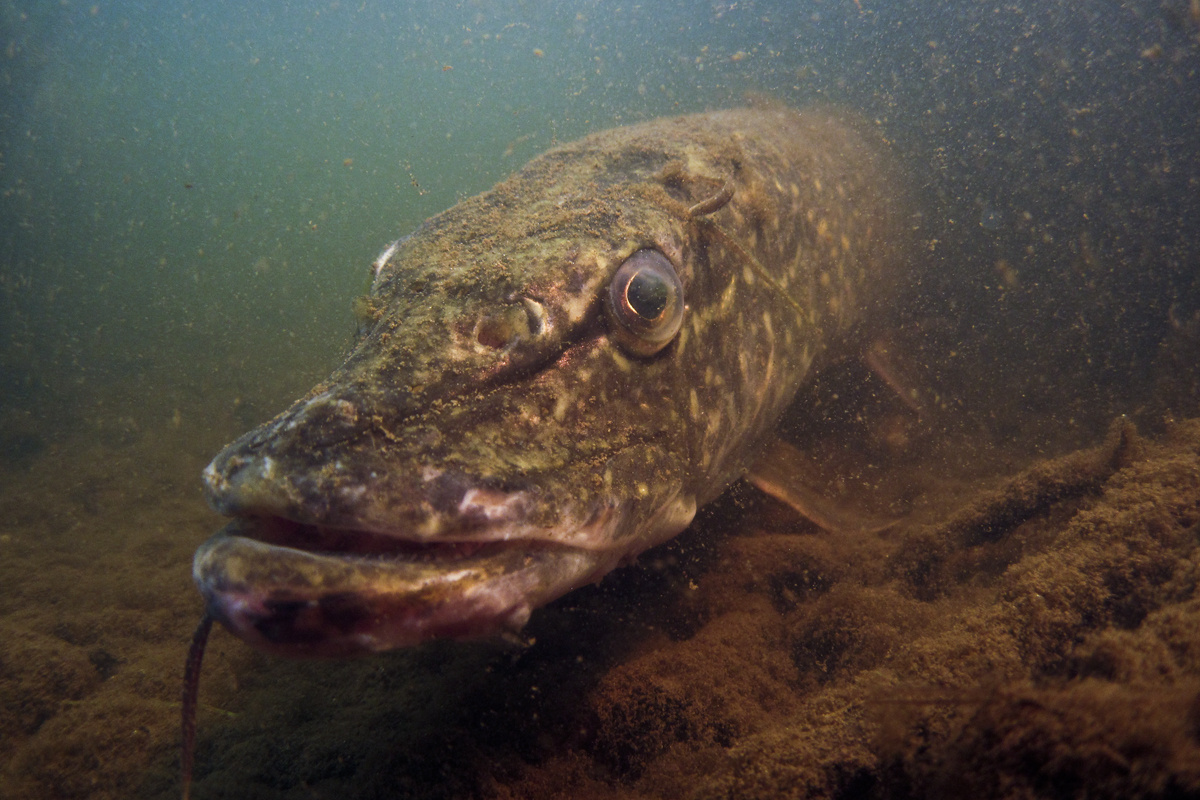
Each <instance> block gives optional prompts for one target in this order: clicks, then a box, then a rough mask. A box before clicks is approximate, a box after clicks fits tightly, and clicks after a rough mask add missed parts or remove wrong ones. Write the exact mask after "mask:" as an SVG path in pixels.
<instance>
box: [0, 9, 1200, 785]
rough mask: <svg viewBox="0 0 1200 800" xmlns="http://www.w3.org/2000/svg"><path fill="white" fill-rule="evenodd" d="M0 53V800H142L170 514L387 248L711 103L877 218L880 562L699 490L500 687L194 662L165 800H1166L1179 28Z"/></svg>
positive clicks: (325, 18) (493, 17)
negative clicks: (878, 197)
mask: <svg viewBox="0 0 1200 800" xmlns="http://www.w3.org/2000/svg"><path fill="white" fill-rule="evenodd" d="M0 48H2V51H0V797H14V798H16V797H35V798H51V797H113V798H116V797H167V796H176V795H177V793H178V785H177V776H178V769H179V760H178V747H179V733H178V715H179V704H178V697H179V686H180V681H181V675H182V666H183V660H184V655H185V652H186V647H187V642H188V639H189V637H190V633H191V630H192V628H193V627H194V626H195V623H196V622H197V621H198V620H199V618H200V615H201V613H202V610H203V609H202V603H201V600H200V597H199V595H198V593H197V592H196V591H195V589H194V588H193V586H192V583H191V578H190V561H191V554H192V552H193V550H194V549H195V547H196V546H197V545H198V544H199V543H200V542H201V541H203V540H204V539H205V538H207V537H208V536H209V535H210V534H211V532H212V531H214V530H215V529H216V528H217V527H219V526H220V525H221V524H222V521H221V518H220V517H219V516H218V515H216V514H215V513H213V512H211V511H209V510H208V509H207V508H206V506H205V503H204V498H203V493H202V491H201V484H200V480H199V475H200V470H201V469H203V467H204V465H205V464H206V463H207V462H208V461H209V459H211V458H212V456H213V455H214V454H215V453H216V452H217V451H218V450H219V449H220V448H221V447H222V446H223V445H224V444H225V443H227V442H228V441H230V440H232V439H233V438H235V437H236V436H238V435H240V434H241V433H243V432H244V431H246V430H248V429H249V428H251V427H253V426H254V425H256V424H258V423H260V422H262V421H265V420H266V419H269V418H270V417H271V416H272V415H273V414H275V413H276V412H278V411H280V410H282V409H283V408H284V407H285V406H286V405H287V404H288V403H289V402H291V401H292V400H293V399H295V398H296V397H298V396H300V395H301V394H302V393H303V392H305V391H306V390H307V389H308V388H309V387H310V386H312V385H313V384H314V383H316V382H317V381H318V380H319V379H321V378H322V377H324V376H325V375H326V374H328V372H329V371H330V370H331V369H332V368H333V367H334V366H335V365H336V364H337V363H338V360H339V358H340V357H341V356H343V355H344V354H345V352H346V348H347V346H348V345H349V342H350V339H351V336H352V335H353V332H354V320H353V318H352V315H351V313H350V305H351V301H352V299H353V298H354V297H355V296H357V295H360V294H362V293H363V292H364V291H365V289H366V288H367V284H368V279H369V276H370V266H371V262H372V260H373V259H374V258H375V257H376V255H377V254H378V253H379V252H380V251H381V250H382V249H383V248H384V247H385V246H386V245H387V243H389V242H391V241H393V240H394V239H396V238H397V237H399V236H401V235H404V234H406V233H408V232H410V231H412V230H414V229H415V228H416V227H417V226H418V225H420V223H421V221H422V220H424V219H425V218H427V217H429V216H431V215H432V214H435V213H437V212H438V211H441V210H442V209H444V208H446V207H448V206H450V205H452V204H454V203H455V202H456V201H458V200H460V199H462V198H464V197H467V196H470V195H473V194H476V193H478V192H480V191H483V190H485V189H487V188H488V187H490V186H491V185H492V184H493V183H495V182H496V181H498V180H500V179H502V178H504V177H505V176H507V175H508V174H510V173H512V172H513V171H515V170H516V169H518V168H519V167H520V166H521V165H522V164H523V163H524V162H525V161H527V160H528V159H529V158H531V157H533V156H534V155H536V154H538V153H540V152H542V151H543V150H545V149H547V148H549V147H550V146H552V145H554V144H556V143H561V142H566V141H570V140H572V139H575V138H578V137H580V136H582V135H585V134H587V133H590V132H593V131H597V130H601V129H604V128H609V127H613V126H617V125H626V124H632V123H636V122H639V121H643V120H648V119H652V118H655V117H660V116H666V115H674V114H682V113H691V112H697V111H704V110H711V109H718V108H727V107H733V106H736V105H740V104H743V103H744V102H746V100H745V98H746V96H747V94H748V93H751V94H756V95H765V96H767V97H770V98H772V99H774V100H778V101H782V102H784V103H787V104H789V105H793V106H796V107H804V106H809V105H836V106H840V107H846V108H850V109H853V110H854V111H856V112H857V113H859V114H860V115H862V116H863V117H864V118H866V119H867V120H868V121H871V122H872V123H873V124H875V125H876V126H877V127H878V129H879V130H880V132H881V133H882V135H883V136H884V137H885V138H886V139H887V140H888V141H889V142H890V145H891V147H892V149H893V151H894V153H895V156H896V160H897V161H898V163H899V164H900V165H901V168H902V170H903V172H904V173H905V174H906V175H907V176H908V180H909V186H908V189H909V190H910V191H911V196H912V202H913V203H914V205H915V206H916V210H917V212H918V213H919V215H920V221H921V227H920V230H919V231H918V234H919V237H920V240H921V243H922V253H923V257H922V263H921V264H920V265H919V270H920V274H921V277H920V280H919V281H916V282H915V284H916V285H915V286H914V287H913V288H912V289H911V290H910V291H909V292H907V293H906V294H904V295H903V296H900V297H898V298H897V302H898V303H901V304H903V308H902V309H901V311H902V316H903V317H904V318H905V319H906V320H908V321H909V322H910V323H911V330H917V331H919V336H914V338H918V339H919V340H920V344H919V346H918V347H919V349H920V352H921V353H922V357H924V358H926V359H927V364H926V371H925V376H924V377H925V380H926V381H927V382H928V384H930V385H931V386H933V387H934V388H936V390H937V391H938V392H940V393H941V395H942V396H943V397H945V398H947V400H946V404H945V407H946V410H945V411H944V417H942V418H940V419H939V421H938V426H939V427H938V428H937V429H936V430H931V431H926V432H924V433H923V434H921V435H920V436H916V437H914V441H913V442H912V444H911V447H910V448H909V449H908V450H907V451H906V452H904V453H901V454H899V455H897V454H895V453H893V454H892V456H890V458H891V459H892V461H893V462H894V463H895V465H896V470H895V471H894V472H893V473H892V477H891V478H890V479H889V480H890V483H889V481H884V482H883V483H884V484H887V485H888V486H890V487H891V490H893V491H896V492H899V493H905V494H906V496H909V495H911V496H912V497H915V498H917V500H916V501H914V508H915V511H914V515H913V519H912V523H911V525H909V526H908V527H905V528H902V529H901V530H900V531H899V532H894V533H893V534H890V535H889V536H885V537H862V538H861V539H854V540H844V541H834V540H831V539H830V538H829V537H827V536H823V535H822V534H819V533H817V532H815V531H814V530H813V529H812V528H811V527H806V523H803V522H802V521H797V520H792V519H789V518H787V517H786V515H785V514H784V513H783V512H782V511H781V510H780V509H778V508H775V507H773V506H772V505H771V504H770V503H768V502H766V501H764V500H762V499H761V498H758V497H756V496H754V495H753V494H752V493H751V492H750V490H749V489H746V488H744V487H741V488H735V490H734V492H733V493H732V495H731V496H729V497H727V498H725V499H724V500H722V501H719V502H718V503H717V504H716V507H715V508H712V509H709V510H708V511H706V512H705V513H703V514H702V515H701V517H700V518H699V519H698V521H697V523H696V524H695V525H694V529H693V530H692V531H689V532H688V533H686V534H684V535H683V536H681V537H680V538H679V540H677V541H676V542H674V543H672V544H670V545H668V546H667V547H665V548H663V549H661V550H659V551H654V552H652V553H650V554H647V555H646V556H644V557H643V559H642V560H641V562H640V563H639V565H638V566H635V567H632V568H629V569H627V570H624V571H622V572H619V573H616V574H614V575H613V576H611V577H610V578H608V579H606V580H605V581H604V583H603V584H601V585H600V586H598V587H589V588H587V589H584V590H581V591H580V592H577V593H575V594H573V595H570V596H568V597H567V598H564V599H563V600H562V601H560V602H559V603H557V604H555V605H554V606H552V607H551V608H549V609H546V610H544V611H543V612H539V613H535V616H534V621H533V623H532V624H531V629H530V631H531V635H532V636H533V638H534V639H535V643H534V644H532V645H531V646H529V647H527V648H525V649H518V650H514V649H512V648H511V647H506V646H502V645H500V644H497V643H474V644H454V643H435V644H433V645H430V646H426V647H422V648H418V649H416V650H413V651H408V652H402V653H397V654H391V655H388V656H383V657H379V658H374V659H369V660H365V661H355V662H343V663H306V662H284V661H279V660H275V659H269V658H265V657H262V656H259V655H256V654H254V653H252V652H250V651H249V650H248V648H246V647H245V646H244V645H242V644H241V643H240V642H238V641H237V640H234V639H233V638H232V637H229V636H227V635H225V634H224V633H223V632H220V631H218V632H217V633H215V634H214V638H213V642H212V644H211V652H210V655H209V663H208V664H207V665H206V674H205V676H204V681H203V684H202V688H201V702H202V703H203V704H204V706H203V708H202V710H201V715H200V720H199V722H200V733H199V742H200V749H199V752H198V759H197V785H196V787H195V791H194V795H193V796H195V797H197V798H212V797H262V798H283V797H288V798H291V797H328V796H338V797H362V798H367V797H447V798H450V797H526V796H533V795H537V796H547V797H552V796H572V797H593V796H594V797H706V798H708V797H714V798H715V797H753V796H761V797H909V796H912V797H917V796H922V797H924V796H954V795H955V793H956V792H959V791H962V789H963V787H964V786H965V787H968V788H969V789H970V791H971V792H972V793H974V794H977V795H979V796H995V797H1003V796H1026V797H1031V796H1046V797H1059V796H1082V795H1084V794H1087V795H1088V796H1113V797H1119V796H1135V795H1136V796H1162V797H1168V796H1186V795H1188V794H1191V793H1195V792H1197V791H1200V634H1194V633H1192V631H1195V630H1200V626H1198V625H1196V624H1195V623H1197V622H1200V598H1197V597H1196V596H1195V587H1196V581H1197V580H1198V579H1200V555H1198V554H1197V552H1196V549H1197V546H1198V541H1197V539H1198V536H1200V529H1198V528H1197V525H1198V524H1200V488H1198V487H1197V483H1198V481H1200V478H1197V469H1198V467H1200V429H1197V427H1196V423H1195V422H1188V421H1187V420H1188V419H1189V418H1194V417H1196V416H1197V414H1198V405H1200V398H1198V393H1200V369H1198V367H1197V363H1198V362H1200V2H1196V0H1145V2H1138V1H1134V2H1116V1H1115V0H1073V1H1072V2H1053V1H1052V0H1042V1H1038V2H1035V1H1034V0H1029V1H1028V2H1007V3H1002V2H995V3H985V2H967V1H966V0H962V1H960V2H916V0H901V1H899V2H881V1H880V0H822V1H821V2H817V1H816V0H806V1H801V2H795V1H793V2H783V1H782V0H781V1H780V2H701V3H695V2H665V1H660V0H654V1H653V2H642V3H616V2H575V3H572V2H553V3H552V2H532V1H531V2H485V1H483V0H480V1H479V2H464V3H434V2H412V3H373V2H367V1H366V0H364V1H363V2H327V3H272V4H269V5H268V4H249V3H244V4H242V3H227V2H203V3H190V2H163V3H139V2H132V1H130V2H97V3H86V2H85V3H78V2H8V1H7V0H6V2H4V3H3V4H2V5H0ZM1122 418H1123V421H1121V422H1118V423H1116V426H1115V427H1114V420H1119V419H1122ZM836 424H837V420H833V421H831V422H830V426H829V427H831V428H836ZM1135 430H1136V432H1135ZM862 435H863V434H862V432H861V430H859V429H857V428H856V429H855V430H854V431H852V432H850V433H847V434H846V440H849V441H857V440H856V438H855V437H860V438H861V437H862ZM1106 436H1107V438H1106ZM835 441H838V440H835ZM826 446H827V447H828V448H830V449H836V445H826ZM1072 453H1073V454H1074V455H1068V454H1072ZM1013 476H1015V477H1013ZM901 484H902V485H901ZM1047 487H1050V488H1047ZM1054 487H1058V488H1057V489H1055V488H1054ZM1014 498H1015V499H1014ZM1005 503H1007V504H1008V505H1005ZM1014 503H1015V504H1016V505H1017V506H1019V507H1020V508H1022V509H1024V511H1023V512H1020V513H1016V512H1013V511H1012V508H1013V504H1014ZM1022 503H1024V505H1021V504H1022ZM964 508H965V509H968V511H970V512H971V514H974V516H973V517H972V516H971V515H970V514H967V517H965V518H964V517H963V514H965V513H967V512H964V511H962V509H964ZM1006 509H1007V510H1006ZM955 514H957V515H958V516H955ZM947 519H949V520H951V521H952V522H953V520H959V521H958V522H957V523H954V524H951V523H946V522H944V521H945V520H947ZM963 519H968V521H967V522H964V521H963ZM956 525H957V527H956ZM947 526H948V527H947ZM981 530H986V531H988V533H986V535H984V534H981V533H979V531H981Z"/></svg>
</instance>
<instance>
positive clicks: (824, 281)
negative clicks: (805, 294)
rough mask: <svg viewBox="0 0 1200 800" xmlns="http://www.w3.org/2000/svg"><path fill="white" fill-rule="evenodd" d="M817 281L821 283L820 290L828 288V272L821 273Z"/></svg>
mask: <svg viewBox="0 0 1200 800" xmlns="http://www.w3.org/2000/svg"><path fill="white" fill-rule="evenodd" d="M818 280H819V281H820V282H821V288H823V289H828V288H829V283H830V278H829V273H828V272H824V271H823V272H821V277H820V278H819V279H818Z"/></svg>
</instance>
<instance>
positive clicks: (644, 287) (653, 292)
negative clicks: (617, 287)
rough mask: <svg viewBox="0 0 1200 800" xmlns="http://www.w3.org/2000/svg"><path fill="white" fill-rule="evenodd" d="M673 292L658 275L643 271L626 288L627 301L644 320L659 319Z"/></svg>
mask: <svg viewBox="0 0 1200 800" xmlns="http://www.w3.org/2000/svg"><path fill="white" fill-rule="evenodd" d="M670 294H671V290H670V287H669V286H667V282H666V281H664V280H663V279H662V278H661V277H659V276H658V275H655V274H653V273H652V272H649V271H648V270H641V271H640V272H638V273H637V274H636V275H634V276H633V277H632V278H631V279H630V281H629V284H628V285H627V286H626V288H625V301H626V302H627V303H628V304H629V307H630V308H631V309H633V311H634V312H635V313H636V314H637V315H638V316H639V317H641V318H642V319H646V320H655V319H658V318H659V317H660V316H661V315H662V312H663V309H665V308H666V307H667V302H668V301H669V299H670Z"/></svg>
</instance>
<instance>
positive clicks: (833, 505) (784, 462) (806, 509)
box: [746, 439, 897, 533]
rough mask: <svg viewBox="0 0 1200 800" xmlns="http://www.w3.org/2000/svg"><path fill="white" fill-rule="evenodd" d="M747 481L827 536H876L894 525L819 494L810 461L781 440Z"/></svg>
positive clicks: (755, 468)
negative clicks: (789, 508)
mask: <svg viewBox="0 0 1200 800" xmlns="http://www.w3.org/2000/svg"><path fill="white" fill-rule="evenodd" d="M746 478H747V480H749V481H750V482H751V483H752V484H754V485H755V486H756V487H758V488H759V489H760V490H761V491H763V492H765V493H766V494H769V495H770V496H771V497H774V498H775V499H776V500H779V501H780V502H782V503H785V504H786V505H788V506H791V507H792V508H793V509H794V510H795V511H796V512H797V513H799V514H800V515H802V516H803V517H805V518H806V519H809V520H811V521H812V522H813V523H814V524H816V525H817V526H818V527H820V528H823V529H825V530H827V531H829V532H830V533H878V532H880V531H883V530H886V529H887V528H890V527H891V526H892V525H895V524H896V522H897V520H895V519H889V518H886V517H879V516H875V515H872V514H868V513H865V512H862V511H860V510H858V509H857V508H856V507H854V505H853V504H851V503H849V502H846V501H843V500H840V499H836V498H833V497H830V496H829V494H828V493H826V492H822V491H821V490H820V489H818V488H817V487H818V486H819V483H820V482H819V480H818V479H817V475H816V471H815V469H814V467H813V464H812V462H811V461H810V460H809V459H808V458H807V457H806V456H805V455H804V453H802V452H801V451H800V450H799V449H797V448H796V447H795V446H793V445H791V444H788V443H787V442H785V441H783V440H782V439H777V440H776V441H775V442H773V443H772V444H770V445H769V446H768V447H767V449H766V450H765V451H764V452H763V454H762V455H761V456H760V457H759V459H758V461H756V462H755V463H754V465H753V467H751V469H750V472H749V474H748V475H747V476H746Z"/></svg>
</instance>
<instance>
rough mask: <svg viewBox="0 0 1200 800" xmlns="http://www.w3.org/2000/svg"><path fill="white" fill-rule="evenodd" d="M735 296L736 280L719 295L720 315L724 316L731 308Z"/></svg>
mask: <svg viewBox="0 0 1200 800" xmlns="http://www.w3.org/2000/svg"><path fill="white" fill-rule="evenodd" d="M735 294H737V280H736V279H734V280H731V281H730V282H729V285H728V286H726V287H725V291H724V292H722V293H721V313H722V314H724V313H725V312H726V311H728V310H729V309H731V308H733V298H734V295H735Z"/></svg>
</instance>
